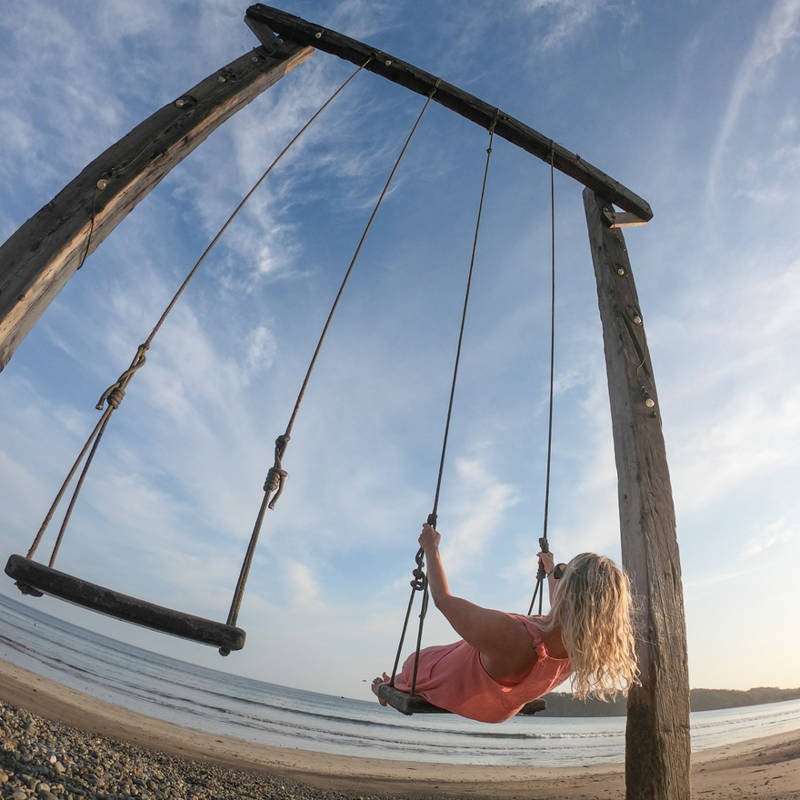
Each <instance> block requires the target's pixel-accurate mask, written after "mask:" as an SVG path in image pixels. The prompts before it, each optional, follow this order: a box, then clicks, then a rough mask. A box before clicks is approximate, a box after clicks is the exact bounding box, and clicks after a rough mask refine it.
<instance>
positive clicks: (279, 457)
mask: <svg viewBox="0 0 800 800" xmlns="http://www.w3.org/2000/svg"><path fill="white" fill-rule="evenodd" d="M440 83H441V79H439V80H437V81H436V84H435V85H434V87H433V89H431V91H430V93H429V94H428V98H427V100H426V101H425V105H424V106H423V107H422V110H421V111H420V112H419V115H418V116H417V119H416V120H415V122H414V124H413V125H412V127H411V131H410V133H409V134H408V136H407V138H406V140H405V143H404V144H403V147H402V149H401V150H400V154H399V155H398V156H397V159H396V161H395V163H394V166H393V167H392V170H391V172H390V173H389V177H388V178H387V179H386V183H385V185H384V187H383V191H382V192H381V193H380V196H379V197H378V201H377V202H376V203H375V207H374V208H373V210H372V214H370V217H369V220H368V221H367V224H366V227H365V228H364V232H363V233H362V234H361V239H360V240H359V242H358V246H357V247H356V249H355V252H354V253H353V258H352V259H351V261H350V265H349V266H348V267H347V271H346V272H345V275H344V278H343V279H342V282H341V285H340V286H339V291H338V292H337V294H336V297H335V298H334V301H333V304H332V305H331V310H330V312H329V313H328V317H327V319H326V320H325V324H324V325H323V327H322V333H321V334H320V337H319V340H318V341H317V346H316V348H315V349H314V354H313V356H312V357H311V361H310V363H309V365H308V369H307V370H306V374H305V378H304V379H303V383H302V385H301V386H300V391H299V392H298V395H297V400H296V401H295V404H294V408H293V410H292V413H291V416H290V417H289V422H288V424H287V426H286V430H285V431H284V432H283V433H282V434H281V435H280V436H278V438H277V439H276V440H275V458H274V462H273V465H272V466H271V467H270V468H269V471H268V472H267V477H266V480H265V481H264V496H263V498H262V500H261V506H260V508H259V510H258V515H257V516H256V521H255V524H254V526H253V532H252V534H251V536H250V542H249V543H248V545H247V552H246V553H245V556H244V560H243V561H242V568H241V571H240V573H239V579H238V581H237V582H236V589H235V590H234V594H233V600H232V602H231V607H230V611H229V612H228V621H227V624H228V625H235V624H236V619H237V617H238V616H239V609H240V607H241V604H242V596H243V595H244V587H245V584H246V583H247V577H248V575H249V573H250V566H251V564H252V561H253V555H254V553H255V549H256V544H257V543H258V537H259V535H260V533H261V527H262V525H263V522H264V516H265V514H266V511H267V509H268V508H269V509H274V508H275V503H276V502H277V500H278V498H279V497H280V496H281V493H282V492H283V488H284V483H285V481H286V478H287V477H288V476H289V473H288V472H287V471H286V470H285V469H284V468H283V464H282V461H283V456H284V453H285V452H286V446H287V445H288V444H289V440H290V438H291V433H292V428H293V426H294V423H295V419H296V418H297V413H298V411H299V410H300V404H301V402H302V400H303V397H304V396H305V392H306V388H307V387H308V382H309V379H310V378H311V372H312V371H313V369H314V365H315V364H316V362H317V356H318V355H319V352H320V350H321V349H322V343H323V342H324V341H325V337H326V335H327V333H328V328H329V327H330V324H331V320H332V319H333V315H334V313H335V311H336V308H337V307H338V305H339V300H340V299H341V297H342V294H343V293H344V289H345V286H346V285H347V281H348V279H349V278H350V275H351V273H352V271H353V267H354V266H355V263H356V260H357V259H358V256H359V253H360V252H361V248H362V246H363V244H364V241H365V240H366V238H367V233H368V232H369V229H370V228H371V227H372V222H373V220H374V219H375V217H376V216H377V214H378V209H379V208H380V207H381V203H383V199H384V197H385V196H386V193H387V192H388V191H389V186H390V185H391V183H392V179H393V178H394V175H395V173H396V172H397V168H398V167H399V166H400V162H401V161H402V160H403V156H404V155H405V153H406V150H407V149H408V146H409V144H410V143H411V140H412V139H413V137H414V133H415V132H416V130H417V126H418V125H419V123H420V121H421V120H422V116H423V114H424V113H425V111H426V110H427V108H428V106H429V105H430V102H431V100H432V99H433V96H434V94H435V93H436V89H437V88H438V86H439V84H440ZM220 653H221V654H222V655H227V652H225V648H220Z"/></svg>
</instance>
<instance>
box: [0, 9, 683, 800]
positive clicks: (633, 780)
mask: <svg viewBox="0 0 800 800" xmlns="http://www.w3.org/2000/svg"><path fill="white" fill-rule="evenodd" d="M246 22H247V24H248V25H249V26H250V27H251V29H252V30H253V31H254V32H255V33H256V35H257V36H258V37H259V39H260V40H261V42H262V46H261V47H259V48H257V49H256V50H253V51H251V52H249V53H245V54H244V55H243V56H241V57H240V58H239V59H236V60H235V61H233V62H231V64H229V65H227V66H226V67H223V68H222V69H220V70H217V71H216V72H214V73H212V74H211V75H210V76H209V77H208V78H206V79H205V80H204V81H201V83H199V84H198V85H197V86H195V87H193V88H192V89H190V90H189V91H188V92H186V93H185V94H183V95H181V96H180V97H178V98H177V99H176V100H175V101H173V102H171V103H169V104H168V105H167V106H164V107H163V108H162V109H160V110H159V111H157V112H156V113H155V114H153V115H152V116H151V117H149V118H148V119H147V120H145V121H144V122H143V123H141V124H140V125H139V126H137V127H136V128H134V129H133V130H132V131H131V132H130V133H129V134H128V135H127V136H125V137H123V139H121V140H120V141H119V142H117V143H116V144H115V145H112V147H110V148H109V149H108V150H106V151H105V152H104V153H102V154H101V155H100V156H99V157H98V158H97V159H95V160H94V161H93V162H91V163H90V164H89V165H88V166H87V167H86V168H85V169H84V170H83V171H82V172H81V173H80V174H79V175H78V176H77V177H76V178H75V179H74V180H73V181H72V182H70V183H69V184H68V185H67V186H66V187H65V188H64V189H63V190H62V191H61V192H60V193H59V194H58V195H56V196H55V197H54V198H53V200H52V201H51V202H49V203H48V204H47V205H46V206H44V207H43V208H42V209H41V210H40V211H39V212H37V213H36V214H34V215H33V216H32V217H31V218H30V219H29V220H28V221H27V222H25V223H24V224H23V225H22V226H21V227H20V228H19V229H18V230H17V231H16V232H15V233H14V234H12V235H11V237H10V238H9V239H8V240H7V241H6V242H5V244H3V245H2V247H0V369H2V368H3V367H4V366H5V365H6V363H7V362H8V360H9V359H10V358H11V357H12V355H13V353H14V351H15V349H16V347H17V346H18V345H19V343H20V342H21V341H22V339H23V338H24V337H25V335H26V334H27V333H28V331H29V330H30V329H31V328H32V327H33V325H34V324H35V323H36V321H37V320H38V318H39V317H40V316H41V314H42V313H43V312H44V310H45V308H46V307H47V305H48V304H49V303H50V302H51V301H52V300H53V299H54V297H55V296H56V294H57V293H58V292H59V291H60V289H61V288H63V286H64V285H65V284H66V282H67V281H68V280H69V278H70V277H72V275H73V274H74V273H75V271H76V270H77V269H78V268H79V266H80V265H81V264H82V263H83V261H84V259H85V258H86V256H87V255H89V254H91V253H92V252H93V251H94V250H95V249H96V248H97V246H98V245H99V244H100V243H101V242H102V241H103V239H105V237H106V236H107V235H108V234H109V233H110V232H111V231H112V230H113V229H114V228H115V227H116V225H117V224H119V222H120V221H121V220H122V219H123V218H124V217H125V215H126V214H127V213H128V212H130V211H131V209H132V208H133V207H134V206H135V205H136V204H137V203H138V202H139V201H140V200H141V199H142V198H143V197H144V196H145V195H146V194H147V193H148V192H149V191H150V190H151V189H152V188H153V186H155V185H156V184H157V183H158V182H159V181H160V180H161V179H162V178H163V177H164V175H166V173H167V172H168V171H169V170H170V169H172V168H173V167H174V166H175V165H176V164H177V163H179V162H180V161H181V160H182V159H183V158H184V157H185V156H186V155H187V154H188V153H189V152H191V151H192V150H193V149H194V148H195V147H196V146H197V145H198V144H199V143H200V142H201V141H203V139H205V137H206V136H208V134H209V133H210V132H211V131H212V130H214V129H215V128H216V127H217V126H218V125H220V124H221V123H222V122H223V121H225V120H226V119H228V118H229V117H230V116H231V115H232V114H233V113H235V112H236V111H237V110H239V109H240V108H242V107H243V106H244V105H246V104H247V103H249V102H250V101H251V100H252V99H253V98H254V97H256V96H257V95H258V94H260V93H261V92H262V91H264V90H265V89H266V88H268V87H269V86H271V85H272V84H274V83H275V82H276V81H277V80H279V79H280V77H282V76H283V75H285V74H286V73H287V72H288V71H290V70H291V69H293V68H294V67H295V66H297V65H298V64H300V63H302V62H303V61H304V60H305V59H307V58H308V57H309V56H310V55H311V54H312V53H313V50H314V49H318V50H323V51H326V52H328V53H331V54H334V55H336V56H338V57H340V58H343V59H345V60H348V61H353V62H354V63H358V64H361V63H363V61H364V60H365V59H366V58H367V57H369V58H370V61H369V63H368V64H367V65H366V67H365V69H367V70H368V71H371V72H374V73H376V74H378V75H381V76H382V77H384V78H387V79H388V80H391V81H393V82H395V83H398V84H401V85H403V86H405V87H406V88H408V89H410V90H412V91H415V92H418V93H420V94H429V92H430V90H431V88H432V87H433V83H435V82H436V81H437V80H438V79H436V78H435V77H434V76H433V75H430V73H427V72H424V71H423V70H420V69H418V68H416V67H414V66H413V65H410V64H407V63H406V62H403V61H401V60H399V59H396V58H394V57H393V56H391V55H389V54H387V53H384V52H383V51H381V50H378V49H376V48H373V47H370V46H369V45H367V44H364V43H362V42H358V41H356V40H354V39H351V38H349V37H347V36H344V35H343V34H340V33H337V32H336V31H332V30H329V29H327V28H324V27H323V26H320V25H316V24H313V23H310V22H308V21H306V20H302V19H300V18H299V17H294V16H292V15H290V14H286V13H285V12H282V11H279V10H277V9H274V8H270V7H268V6H265V5H261V4H258V5H255V6H251V7H250V8H249V9H248V10H247V14H246ZM434 100H435V101H436V102H438V103H440V104H442V105H444V106H447V107H448V108H451V109H452V110H453V111H455V112H456V113H458V114H460V115H462V116H464V117H465V118H467V119H469V120H470V121H472V122H474V123H476V124H478V125H481V126H482V127H485V128H487V129H488V128H489V127H490V126H491V125H492V124H493V123H494V124H495V133H496V134H497V135H498V136H499V137H501V138H504V139H506V140H508V141H509V142H511V143H512V144H515V145H517V146H518V147H521V148H522V149H524V150H526V151H527V152H529V153H531V154H533V155H535V156H537V157H538V158H541V159H543V160H545V161H547V162H548V163H550V161H551V160H552V162H553V165H554V167H555V169H557V170H559V171H560V172H563V173H564V174H566V175H569V176H570V177H572V178H574V179H575V180H577V181H579V182H580V183H581V184H583V185H584V186H585V187H586V188H585V189H584V193H583V198H584V207H585V212H586V220H587V227H588V231H589V240H590V248H591V254H592V260H593V263H594V271H595V278H596V281H597V292H598V304H599V308H600V317H601V322H602V326H603V341H604V350H605V359H606V368H607V373H608V387H609V398H610V402H611V416H612V429H613V438H614V450H615V457H616V465H617V475H618V498H619V511H620V530H621V539H622V558H623V565H624V566H625V568H626V570H627V572H628V574H629V576H630V578H631V582H632V585H633V590H634V593H635V595H636V597H637V600H638V602H639V606H640V609H639V614H638V615H637V618H636V621H635V626H636V633H637V655H638V659H639V667H640V672H641V684H640V685H639V686H634V687H633V688H632V689H631V692H630V695H629V699H628V721H627V732H626V762H625V778H626V793H627V797H628V798H629V800H633V798H640V797H648V798H650V799H651V800H689V797H690V781H689V776H690V769H689V767H690V747H689V683H688V669H687V656H686V633H685V619H684V609H683V596H682V586H681V572H680V558H679V554H678V546H677V539H676V535H675V515H674V507H673V501H672V495H671V489H670V481H669V470H668V467H667V461H666V454H665V447H664V440H663V435H662V430H661V419H660V407H659V404H658V397H657V393H656V387H655V381H654V378H653V371H652V365H651V361H650V355H649V351H648V349H647V341H646V337H645V332H644V324H643V321H642V320H643V317H642V312H641V308H640V306H639V302H638V297H637V294H636V287H635V284H634V281H633V275H632V272H631V268H630V261H629V259H628V253H627V249H626V246H625V241H624V238H623V236H622V232H621V227H623V226H625V225H636V224H643V223H644V222H646V221H647V220H649V219H651V217H652V211H651V209H650V206H649V205H648V204H647V203H646V201H644V200H643V199H642V198H640V197H639V196H638V195H636V194H634V193H633V192H631V191H630V190H629V189H627V188H626V187H625V186H623V185H622V184H620V183H618V182H617V181H615V180H614V179H613V178H611V177H610V176H608V175H606V174H605V173H603V172H601V171H600V170H598V169H597V168H596V167H593V166H592V165H591V164H589V163H588V162H586V161H585V160H584V159H582V158H581V157H580V156H578V155H577V154H575V153H572V152H571V151H569V150H567V149H566V148H563V147H562V146H560V145H558V144H557V143H556V142H554V141H553V140H552V139H550V138H548V137H546V136H544V135H542V134H540V133H538V132H537V131H535V130H533V129H532V128H529V127H528V126H526V125H524V123H521V122H520V121H519V120H516V119H514V118H513V117H511V116H509V115H507V114H505V113H503V112H502V111H500V110H499V109H497V108H496V107H494V106H491V105H489V104H487V103H485V102H483V101H481V100H478V98H475V97H473V96H472V95H470V94H468V93H467V92H464V91H462V90H460V89H458V88H457V87H455V86H452V85H451V84H447V83H445V82H443V81H439V82H438V87H437V91H436V94H435V97H434ZM615 205H616V206H618V208H619V209H622V211H619V210H618V209H616V208H615V207H614V206H615ZM12 558H22V557H12ZM23 560H27V559H23ZM15 564H16V562H15ZM39 566H40V567H42V565H39ZM19 569H21V568H20V567H19V565H17V566H14V570H15V571H18V570H19ZM42 569H49V568H47V567H42ZM52 572H56V571H55V570H52ZM17 574H20V575H21V574H22V573H21V572H19V571H18V572H17ZM29 577H32V578H33V580H32V581H31V584H32V585H34V586H35V585H36V582H37V580H38V581H39V582H40V584H41V585H42V586H44V585H45V583H46V581H44V580H43V579H42V576H41V575H39V576H38V577H37V576H35V575H30V576H29ZM52 578H53V575H52V574H51V573H48V579H52ZM76 580H77V579H76ZM54 585H55V584H54V583H52V582H51V583H50V584H49V585H48V586H47V589H49V590H53V589H54ZM101 588H102V587H101ZM54 593H55V592H54ZM175 613H177V612H175ZM181 616H185V615H181ZM414 713H419V712H417V711H414Z"/></svg>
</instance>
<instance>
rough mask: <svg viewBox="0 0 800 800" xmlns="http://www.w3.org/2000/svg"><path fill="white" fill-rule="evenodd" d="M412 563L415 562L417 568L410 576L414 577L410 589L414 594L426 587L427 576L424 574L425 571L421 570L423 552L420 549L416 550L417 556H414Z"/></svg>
mask: <svg viewBox="0 0 800 800" xmlns="http://www.w3.org/2000/svg"><path fill="white" fill-rule="evenodd" d="M414 561H415V562H416V564H417V566H416V568H415V569H414V570H412V572H411V574H412V575H413V576H414V578H413V580H412V581H411V588H412V589H413V590H414V591H415V592H421V591H423V590H424V589H425V588H426V587H427V586H428V576H427V575H426V574H425V570H424V568H423V564H424V561H425V552H424V551H423V549H422V548H421V547H420V548H419V550H417V554H416V555H415V556H414Z"/></svg>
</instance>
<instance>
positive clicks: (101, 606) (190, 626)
mask: <svg viewBox="0 0 800 800" xmlns="http://www.w3.org/2000/svg"><path fill="white" fill-rule="evenodd" d="M5 571H6V575H8V576H9V577H11V578H13V579H14V580H15V581H16V582H17V586H19V588H20V590H21V591H22V592H23V593H24V594H32V595H41V594H49V595H52V596H53V597H57V598H59V599H61V600H67V601H68V602H70V603H75V604H76V605H79V606H83V607H84V608H88V609H91V610H92V611H99V612H100V613H101V614H107V615H108V616H111V617H114V618H116V619H121V620H124V621H126V622H132V623H134V624H135V625H142V626H144V627H146V628H152V629H153V630H156V631H161V632H162V633H170V634H172V635H173V636H180V637H181V638H183V639H191V640H192V641H194V642H201V643H202V644H209V645H213V646H215V647H219V648H220V651H221V652H223V653H224V652H225V651H231V650H241V649H242V648H243V647H244V640H245V632H244V631H243V630H242V629H241V628H237V627H234V626H233V625H226V624H224V623H222V622H214V621H213V620H210V619H204V618H203V617H196V616H193V615H192V614H185V613H183V612H182V611H175V610H173V609H171V608H165V607H164V606H158V605H155V604H154V603H148V602H147V601H146V600H139V599H138V598H136V597H131V596H130V595H127V594H122V593H121V592H115V591H114V590H113V589H107V588H106V587H104V586H98V585H97V584H96V583H90V582H89V581H84V580H81V579H80V578H75V577H73V576H72V575H67V573H65V572H59V571H58V570H56V569H53V568H52V567H46V566H45V565H44V564H40V563H38V562H37V561H32V560H31V559H29V558H25V557H24V556H18V555H13V556H10V557H9V559H8V563H7V564H6V570H5Z"/></svg>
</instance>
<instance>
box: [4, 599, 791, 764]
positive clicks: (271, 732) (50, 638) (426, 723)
mask: <svg viewBox="0 0 800 800" xmlns="http://www.w3.org/2000/svg"><path fill="white" fill-rule="evenodd" d="M0 658H2V659H4V660H6V661H10V662H11V663H13V664H16V665H17V666H20V667H24V668H25V669H28V670H30V671H31V672H35V673H37V674H39V675H42V676H43V677H45V678H49V679H51V680H53V681H56V682H58V683H61V684H64V685H66V686H69V687H71V688H73V689H77V690H79V691H82V692H86V693H87V694H90V695H92V696H94V697H98V698H99V699H101V700H105V701H107V702H109V703H113V704H115V705H118V706H122V707H124V708H128V709H131V710H133V711H137V712H139V713H142V714H147V715H149V716H152V717H157V718H159V719H162V720H166V721H168V722H173V723H176V724H178V725H182V726H184V727H187V728H195V729H197V730H201V731H205V732H208V733H215V734H225V735H228V736H234V737H237V738H239V739H245V740H247V741H250V742H257V743H262V744H266V745H275V746H278V747H290V748H300V749H304V750H313V751H318V752H325V753H335V754H342V755H352V756H361V757H372V758H389V759H401V760H411V761H427V762H443V763H451V764H507V765H526V766H580V765H588V764H598V763H603V762H620V761H622V760H623V759H624V750H625V718H624V717H592V718H572V717H517V718H514V719H511V720H509V721H508V722H505V723H503V724H501V725H487V724H481V723H477V722H473V721H471V720H465V719H461V718H460V717H456V716H453V715H438V714H437V715H431V716H428V715H416V716H414V717H405V716H403V715H402V714H399V713H398V712H396V711H394V710H393V709H390V708H382V707H381V706H379V705H378V703H377V702H366V701H362V700H354V699H349V698H343V697H334V696H332V695H326V694H319V693H316V692H308V691H304V690H300V689H292V688H290V687H287V686H278V685H276V684H271V683H264V682H262V681H258V680H254V679H253V678H245V677H241V676H237V675H231V674H229V673H225V672H220V671H218V670H213V669H208V668H206V667H200V666H195V665H194V664H190V663H187V662H185V661H179V660H177V659H173V658H170V657H168V656H163V655H160V654H157V653H153V652H150V651H148V650H143V649H141V648H138V647H134V646H132V645H129V644H125V643H122V642H119V641H116V640H114V639H109V638H108V637H106V636H103V635H101V634H98V633H95V632H93V631H89V630H87V629H85V628H81V627H78V626H76V625H73V624H71V623H69V622H65V621H63V620H60V619H57V618H56V617H53V616H50V615H49V614H45V613H43V612H41V611H39V610H38V609H33V608H31V607H29V606H25V605H23V604H21V603H19V602H17V601H16V600H12V599H11V598H9V597H6V596H5V595H2V594H0ZM691 728H692V749H693V750H694V751H695V752H696V751H698V750H703V749H706V748H709V747H716V746H718V745H724V744H730V743H733V742H738V741H744V740H746V739H752V738H756V737H761V736H766V735H769V734H773V733H783V732H787V731H791V730H797V729H800V700H792V701H788V702H783V703H770V704H767V705H759V706H747V707H744V708H734V709H724V710H719V711H700V712H695V713H693V714H692V715H691Z"/></svg>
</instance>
